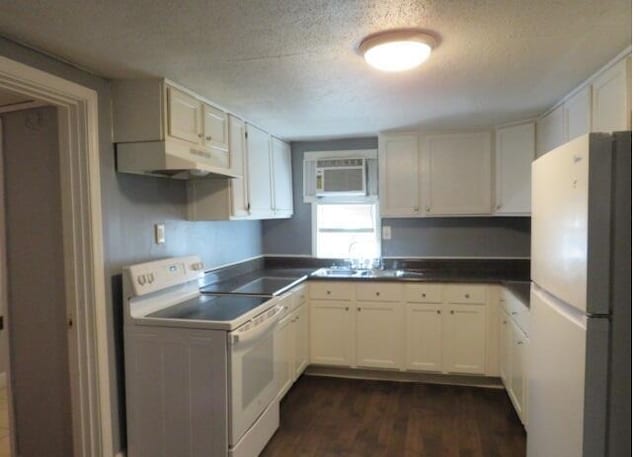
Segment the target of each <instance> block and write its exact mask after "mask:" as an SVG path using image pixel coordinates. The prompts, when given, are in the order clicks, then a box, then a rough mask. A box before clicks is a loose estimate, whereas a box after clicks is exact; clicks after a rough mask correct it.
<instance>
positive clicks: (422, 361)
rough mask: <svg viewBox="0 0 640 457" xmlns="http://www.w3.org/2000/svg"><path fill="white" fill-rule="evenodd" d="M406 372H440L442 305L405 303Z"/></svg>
mask: <svg viewBox="0 0 640 457" xmlns="http://www.w3.org/2000/svg"><path fill="white" fill-rule="evenodd" d="M406 306H407V315H406V323H407V333H406V335H407V340H406V354H407V364H406V366H407V370H420V371H442V308H443V305H442V304H426V303H407V305H406Z"/></svg>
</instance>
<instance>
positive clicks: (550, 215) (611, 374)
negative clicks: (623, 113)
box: [527, 132, 631, 457]
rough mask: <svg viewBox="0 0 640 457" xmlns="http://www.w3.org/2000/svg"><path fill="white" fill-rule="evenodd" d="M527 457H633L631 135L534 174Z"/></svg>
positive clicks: (575, 148)
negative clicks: (629, 456) (627, 456)
mask: <svg viewBox="0 0 640 457" xmlns="http://www.w3.org/2000/svg"><path fill="white" fill-rule="evenodd" d="M531 279H532V281H533V284H532V291H531V321H530V346H529V351H530V352H529V367H528V368H529V402H528V405H529V410H528V426H527V431H528V436H527V456H528V457H592V456H593V457H596V456H597V457H604V456H607V457H621V456H626V455H631V133H630V132H620V133H615V134H601V133H597V134H589V135H585V136H583V137H580V138H577V139H575V140H573V141H571V142H569V143H567V144H565V145H563V146H560V147H558V148H556V149H554V150H553V151H551V152H549V153H547V154H545V155H543V156H542V157H540V158H538V159H537V160H536V161H535V162H534V163H533V166H532V209H531Z"/></svg>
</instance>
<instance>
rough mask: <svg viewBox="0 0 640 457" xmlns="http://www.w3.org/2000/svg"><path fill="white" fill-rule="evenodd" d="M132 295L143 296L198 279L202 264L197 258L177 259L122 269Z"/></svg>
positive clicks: (201, 272) (202, 268) (200, 274)
mask: <svg viewBox="0 0 640 457" xmlns="http://www.w3.org/2000/svg"><path fill="white" fill-rule="evenodd" d="M124 274H125V276H126V280H128V281H130V283H131V286H132V288H133V291H134V295H145V294H148V293H151V292H156V291H158V290H162V289H166V288H168V287H172V286H176V285H180V284H183V283H187V282H189V281H193V280H196V279H200V278H201V277H202V276H203V274H204V263H202V261H201V260H200V258H199V257H196V256H190V257H177V258H171V259H164V260H156V261H153V262H147V263H140V264H137V265H131V266H129V267H125V268H124Z"/></svg>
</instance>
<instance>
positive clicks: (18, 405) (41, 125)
mask: <svg viewBox="0 0 640 457" xmlns="http://www.w3.org/2000/svg"><path fill="white" fill-rule="evenodd" d="M1 118H2V125H3V156H4V165H5V179H4V181H5V191H6V199H5V201H6V220H7V223H6V232H7V267H8V269H7V271H8V275H7V276H8V299H9V303H8V313H9V317H10V320H8V321H7V322H8V323H9V325H10V328H11V332H10V338H11V340H10V350H11V355H10V360H11V375H12V379H11V381H12V389H13V398H14V408H15V409H14V410H15V418H16V424H17V428H18V429H19V430H20V433H18V434H17V439H18V441H17V447H18V449H19V453H20V455H21V456H24V457H38V456H42V455H48V456H51V457H67V456H70V455H73V441H72V438H71V434H69V429H70V428H71V416H70V411H71V402H70V395H69V366H68V363H67V361H68V351H67V324H66V320H67V319H66V315H67V313H66V301H65V287H64V262H63V258H62V252H63V251H62V250H63V247H62V245H63V237H62V214H61V196H60V173H59V170H60V167H59V160H58V123H57V113H56V108H53V107H47V108H39V109H36V110H29V111H21V112H15V113H9V114H4V115H2V116H1ZM34 278H35V279H36V280H37V281H36V282H35V283H34V282H33V281H34Z"/></svg>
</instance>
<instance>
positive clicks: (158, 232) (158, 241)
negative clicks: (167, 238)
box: [153, 224, 164, 244]
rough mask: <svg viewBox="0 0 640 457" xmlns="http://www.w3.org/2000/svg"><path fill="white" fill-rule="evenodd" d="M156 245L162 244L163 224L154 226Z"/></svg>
mask: <svg viewBox="0 0 640 457" xmlns="http://www.w3.org/2000/svg"><path fill="white" fill-rule="evenodd" d="M153 227H154V231H155V235H156V244H164V224H155V225H154V226H153Z"/></svg>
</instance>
